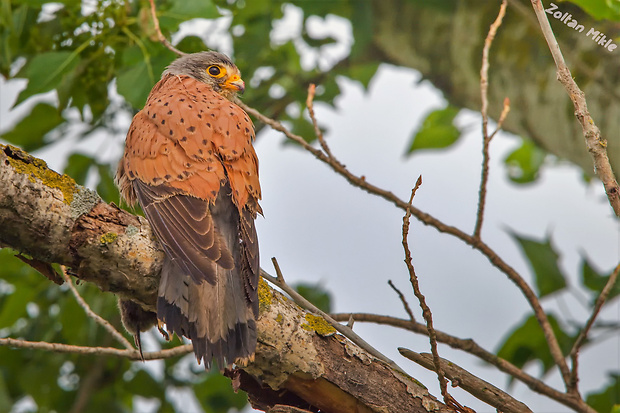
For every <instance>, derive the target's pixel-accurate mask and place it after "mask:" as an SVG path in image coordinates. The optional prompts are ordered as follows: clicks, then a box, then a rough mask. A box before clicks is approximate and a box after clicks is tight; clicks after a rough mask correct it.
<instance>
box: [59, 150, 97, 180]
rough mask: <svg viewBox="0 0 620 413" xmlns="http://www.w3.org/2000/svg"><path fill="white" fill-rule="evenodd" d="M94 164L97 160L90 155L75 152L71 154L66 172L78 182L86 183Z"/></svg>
mask: <svg viewBox="0 0 620 413" xmlns="http://www.w3.org/2000/svg"><path fill="white" fill-rule="evenodd" d="M94 164H95V160H94V159H93V158H91V157H90V156H86V155H83V154H81V153H74V154H72V155H71V156H69V159H68V161H67V166H65V170H64V173H65V174H67V175H69V176H70V177H71V178H73V179H74V180H75V182H76V183H77V184H79V185H84V183H85V182H86V178H87V177H88V171H89V170H90V167H91V166H93V165H94Z"/></svg>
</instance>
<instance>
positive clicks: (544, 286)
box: [510, 233, 566, 297]
mask: <svg viewBox="0 0 620 413" xmlns="http://www.w3.org/2000/svg"><path fill="white" fill-rule="evenodd" d="M510 235H511V236H512V237H513V238H514V239H515V240H516V241H517V242H518V243H519V245H520V247H521V250H522V251H523V253H524V254H525V257H526V258H527V260H528V262H529V264H530V268H531V269H532V271H533V272H534V281H535V284H536V289H537V290H538V295H539V297H544V296H546V295H549V294H551V293H554V292H557V291H560V290H562V289H563V288H565V287H566V280H565V278H564V275H563V274H562V271H561V270H560V267H559V266H558V258H559V255H558V253H557V252H555V249H554V248H553V246H552V245H551V240H550V239H549V238H547V239H546V240H544V241H536V240H533V239H530V238H525V237H520V236H519V235H517V234H515V233H510Z"/></svg>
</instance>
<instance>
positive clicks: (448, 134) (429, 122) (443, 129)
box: [407, 106, 461, 155]
mask: <svg viewBox="0 0 620 413" xmlns="http://www.w3.org/2000/svg"><path fill="white" fill-rule="evenodd" d="M458 113H459V109H458V108H455V107H454V106H448V107H447V108H444V109H438V110H434V111H432V112H431V113H429V114H428V116H427V117H426V119H424V122H423V123H422V127H421V128H420V130H418V131H417V132H416V133H415V135H414V136H413V140H412V141H411V145H410V146H409V149H408V150H407V155H409V154H411V153H413V152H414V151H417V150H419V149H441V148H447V147H448V146H450V145H452V144H453V143H454V142H456V141H457V140H458V139H459V137H460V136H461V132H460V131H459V130H458V128H457V127H456V126H454V118H455V117H456V115H457V114H458Z"/></svg>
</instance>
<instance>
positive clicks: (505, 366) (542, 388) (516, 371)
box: [331, 313, 595, 413]
mask: <svg viewBox="0 0 620 413" xmlns="http://www.w3.org/2000/svg"><path fill="white" fill-rule="evenodd" d="M331 316H332V317H333V318H334V320H337V321H346V320H347V319H349V318H350V317H353V318H354V319H355V320H356V321H359V322H362V323H363V322H368V323H376V324H381V325H388V326H392V327H396V328H402V329H404V330H409V331H412V332H414V333H417V334H424V335H428V329H427V328H426V325H425V324H422V323H417V322H412V321H411V320H405V319H403V318H397V317H390V316H385V315H379V314H368V313H340V314H331ZM435 331H436V333H437V341H438V342H440V343H443V344H446V345H448V346H450V347H452V348H454V349H457V350H462V351H464V352H466V353H469V354H471V355H473V356H476V357H478V358H479V359H480V360H483V361H485V362H487V363H489V364H491V365H493V366H495V367H497V368H498V369H499V370H500V371H503V372H504V373H506V374H509V375H510V376H512V377H513V378H515V379H517V380H519V381H520V382H522V383H523V384H525V385H526V386H528V387H529V388H530V389H531V390H532V391H534V392H536V393H539V394H543V395H545V396H547V397H549V398H551V399H553V400H555V401H557V402H558V403H561V404H563V405H564V406H567V407H569V408H571V409H573V410H576V411H579V412H584V413H595V411H594V409H592V408H590V407H589V406H588V405H587V404H585V403H584V402H583V400H581V398H579V397H575V396H574V395H571V394H566V393H563V392H561V391H558V390H556V389H554V388H553V387H550V386H549V385H547V384H545V383H544V382H543V381H541V380H538V379H537V378H535V377H533V376H531V375H529V374H527V373H526V372H524V371H523V370H521V369H520V368H518V367H517V366H515V365H514V364H512V363H510V362H508V361H506V360H504V359H502V358H500V357H497V356H496V355H495V354H493V353H491V352H490V351H487V350H485V349H484V348H482V347H480V345H478V344H477V343H476V342H475V341H474V340H472V339H462V338H458V337H455V336H452V335H450V334H447V333H444V332H442V331H440V330H435Z"/></svg>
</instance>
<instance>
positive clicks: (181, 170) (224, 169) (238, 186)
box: [117, 75, 260, 284]
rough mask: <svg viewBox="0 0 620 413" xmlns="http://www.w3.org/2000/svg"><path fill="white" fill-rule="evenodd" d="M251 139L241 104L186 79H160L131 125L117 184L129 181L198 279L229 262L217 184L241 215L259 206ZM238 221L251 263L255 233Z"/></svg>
mask: <svg viewBox="0 0 620 413" xmlns="http://www.w3.org/2000/svg"><path fill="white" fill-rule="evenodd" d="M253 137H254V130H253V126H252V123H251V121H250V120H249V118H248V116H247V114H246V113H245V112H244V111H243V110H242V109H241V108H240V107H239V106H237V105H235V104H233V103H231V102H229V101H228V100H226V99H224V98H223V97H222V96H220V95H219V94H217V93H215V92H214V91H213V90H212V89H211V88H210V87H209V86H208V85H206V84H204V83H201V82H198V81H196V80H194V79H192V78H189V77H187V76H175V75H168V76H166V77H164V78H163V79H162V80H161V81H160V82H159V83H158V84H157V85H156V86H155V87H154V88H153V91H152V92H151V95H150V96H149V98H148V100H147V103H146V106H145V107H144V109H142V110H141V111H140V112H139V113H138V114H137V115H136V116H135V117H134V119H133V121H132V124H131V126H130V129H129V132H128V134H127V141H126V148H125V154H124V157H123V160H122V161H121V165H120V166H119V173H121V171H122V176H120V177H118V176H117V181H119V182H121V181H126V182H128V183H130V186H131V190H132V195H133V196H134V197H136V198H137V200H138V201H139V202H140V205H141V206H142V208H143V210H144V212H145V214H146V216H147V218H148V220H149V222H150V223H151V226H152V227H153V229H154V231H155V233H156V235H157V237H158V239H159V240H160V242H161V243H162V245H163V247H164V249H165V251H166V253H167V254H168V255H169V256H170V258H172V259H173V261H174V262H176V263H177V265H179V266H180V267H181V268H183V269H184V270H185V271H187V273H189V274H190V275H191V276H192V278H193V279H194V281H196V282H199V281H200V280H202V279H206V280H207V281H209V282H211V283H212V282H214V275H213V274H214V268H215V267H214V266H213V265H214V263H217V265H219V266H220V267H222V268H225V269H230V268H232V267H233V266H234V260H233V258H232V256H231V252H230V248H228V247H227V245H226V243H225V242H224V241H223V240H222V239H221V237H220V235H219V234H218V229H217V227H215V226H214V223H213V219H212V217H211V212H210V208H209V205H211V204H213V203H214V202H215V201H216V199H217V196H218V194H219V192H220V190H221V188H223V187H224V186H225V185H226V187H227V188H230V189H229V190H230V191H231V195H232V200H233V203H234V205H235V206H236V207H237V209H238V211H239V215H240V216H241V217H244V218H243V219H244V220H246V221H247V220H248V219H249V220H251V221H253V218H254V217H255V215H256V213H257V212H259V211H260V207H259V206H258V199H260V185H259V183H258V161H257V159H256V154H255V152H254V150H253V148H252V140H253ZM120 186H121V188H122V185H120ZM127 186H129V185H127ZM125 198H129V200H130V201H131V196H125ZM244 210H247V211H248V212H244ZM248 214H249V215H248ZM252 225H253V222H252ZM242 226H244V227H245V230H244V234H241V235H242V237H243V238H244V239H245V244H246V245H247V246H248V247H247V248H246V249H247V252H244V254H249V256H250V260H251V261H252V262H254V255H257V254H255V251H254V249H255V248H254V247H253V245H254V244H255V241H254V240H253V239H252V237H254V238H255V236H256V234H255V232H254V233H252V231H250V230H248V228H247V227H248V225H247V223H246V224H245V225H242ZM256 249H257V247H256ZM204 258H207V259H204ZM251 267H254V265H252V266H251ZM252 269H253V270H254V268H252ZM251 284H254V283H253V282H252V283H251Z"/></svg>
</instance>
